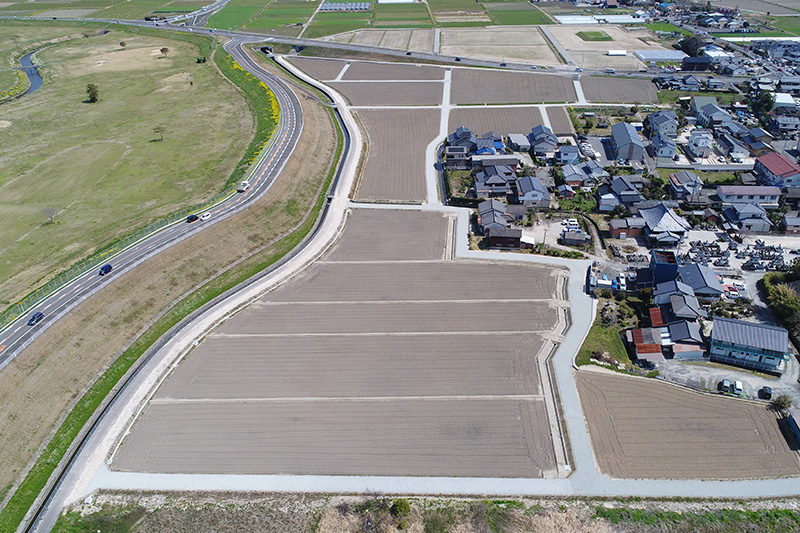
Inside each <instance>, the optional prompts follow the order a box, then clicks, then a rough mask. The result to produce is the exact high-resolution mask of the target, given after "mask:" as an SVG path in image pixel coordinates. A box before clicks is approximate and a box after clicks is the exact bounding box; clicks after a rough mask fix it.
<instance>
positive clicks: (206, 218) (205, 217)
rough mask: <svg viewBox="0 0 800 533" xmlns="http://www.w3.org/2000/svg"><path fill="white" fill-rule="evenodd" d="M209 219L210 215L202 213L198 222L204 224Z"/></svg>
mask: <svg viewBox="0 0 800 533" xmlns="http://www.w3.org/2000/svg"><path fill="white" fill-rule="evenodd" d="M209 218H211V213H203V214H202V215H200V220H202V221H203V222H205V221H206V220H208V219H209Z"/></svg>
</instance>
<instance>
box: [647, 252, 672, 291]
mask: <svg viewBox="0 0 800 533" xmlns="http://www.w3.org/2000/svg"><path fill="white" fill-rule="evenodd" d="M645 270H647V271H648V272H649V273H650V282H651V285H656V286H658V284H659V283H663V282H665V281H671V280H674V279H676V278H677V277H678V257H677V256H676V255H675V252H673V251H672V250H651V251H650V265H649V266H648V268H647V269H645ZM637 274H638V273H637ZM637 280H638V275H637Z"/></svg>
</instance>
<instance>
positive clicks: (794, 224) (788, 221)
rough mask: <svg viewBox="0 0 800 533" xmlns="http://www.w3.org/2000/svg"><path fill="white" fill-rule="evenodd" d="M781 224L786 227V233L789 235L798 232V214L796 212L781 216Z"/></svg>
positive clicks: (799, 222)
mask: <svg viewBox="0 0 800 533" xmlns="http://www.w3.org/2000/svg"><path fill="white" fill-rule="evenodd" d="M783 226H784V228H786V233H788V234H789V235H798V234H800V216H798V213H795V214H794V215H789V214H787V215H785V216H784V217H783Z"/></svg>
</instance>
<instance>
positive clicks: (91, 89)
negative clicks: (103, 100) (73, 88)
mask: <svg viewBox="0 0 800 533" xmlns="http://www.w3.org/2000/svg"><path fill="white" fill-rule="evenodd" d="M86 93H87V94H88V95H89V99H88V102H89V103H90V104H93V103H95V102H97V100H99V99H100V89H98V88H97V85H95V84H94V83H90V84H88V85H87V86H86Z"/></svg>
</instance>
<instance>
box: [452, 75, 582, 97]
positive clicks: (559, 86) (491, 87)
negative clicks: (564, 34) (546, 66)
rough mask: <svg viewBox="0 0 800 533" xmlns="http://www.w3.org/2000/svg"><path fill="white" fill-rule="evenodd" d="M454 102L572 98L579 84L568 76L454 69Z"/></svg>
mask: <svg viewBox="0 0 800 533" xmlns="http://www.w3.org/2000/svg"><path fill="white" fill-rule="evenodd" d="M452 84H453V86H452V89H451V93H450V101H451V102H452V103H454V104H528V103H538V102H545V103H548V102H572V101H574V100H575V88H574V86H573V85H572V80H571V79H570V78H567V77H565V76H551V75H547V74H528V73H518V72H493V71H487V70H476V69H463V68H459V69H453V77H452Z"/></svg>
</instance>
